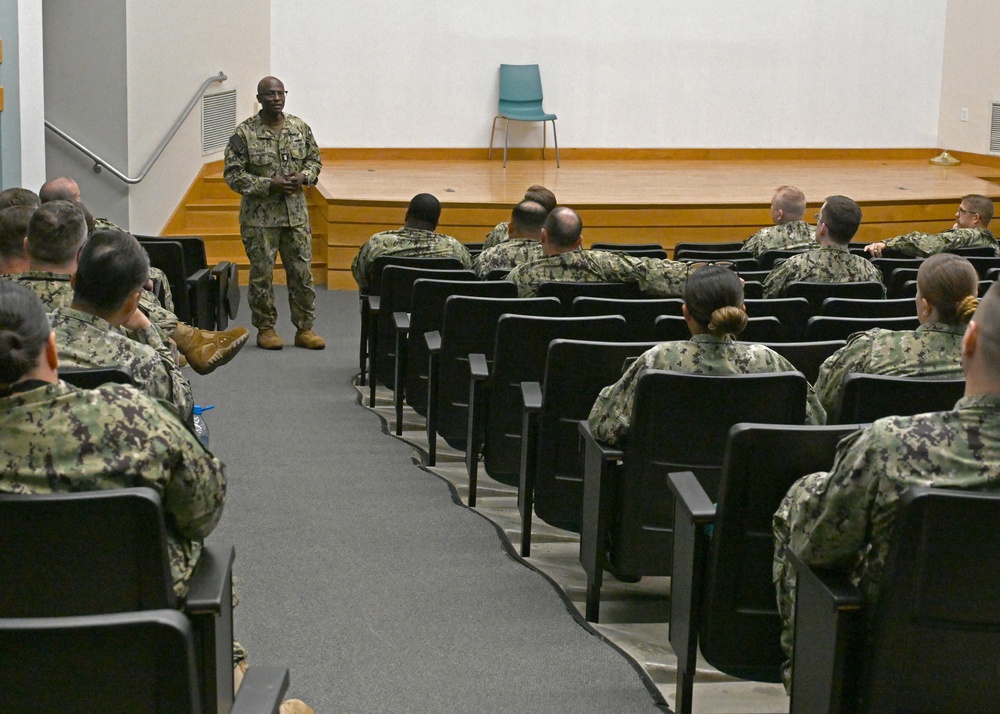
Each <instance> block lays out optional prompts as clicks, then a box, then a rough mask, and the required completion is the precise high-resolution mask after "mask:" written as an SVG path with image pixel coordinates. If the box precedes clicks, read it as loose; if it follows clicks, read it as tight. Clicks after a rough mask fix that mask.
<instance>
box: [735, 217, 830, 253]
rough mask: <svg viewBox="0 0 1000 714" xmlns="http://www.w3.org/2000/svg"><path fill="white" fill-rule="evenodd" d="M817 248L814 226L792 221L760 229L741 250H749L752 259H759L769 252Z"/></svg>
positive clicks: (746, 241) (744, 243)
mask: <svg viewBox="0 0 1000 714" xmlns="http://www.w3.org/2000/svg"><path fill="white" fill-rule="evenodd" d="M809 248H819V243H817V242H816V226H811V225H809V224H808V223H806V222H805V221H792V222H791V223H781V224H779V225H775V226H767V227H766V228H761V229H760V230H759V231H757V232H756V233H754V234H753V235H752V236H750V237H749V238H747V239H746V240H745V241H744V242H743V250H749V251H750V252H752V253H753V257H754V258H759V257H760V256H762V255H763V254H764V253H766V252H767V251H769V250H799V249H803V250H804V249H809Z"/></svg>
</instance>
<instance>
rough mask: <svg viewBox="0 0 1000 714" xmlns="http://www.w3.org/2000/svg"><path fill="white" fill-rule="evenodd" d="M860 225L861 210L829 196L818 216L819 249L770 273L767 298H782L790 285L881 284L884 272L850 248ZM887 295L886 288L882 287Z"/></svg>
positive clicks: (787, 262)
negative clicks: (800, 283) (871, 282)
mask: <svg viewBox="0 0 1000 714" xmlns="http://www.w3.org/2000/svg"><path fill="white" fill-rule="evenodd" d="M860 225H861V207H860V206H859V205H858V204H857V203H855V202H854V201H852V200H851V199H849V198H848V197H847V196H830V197H829V198H827V199H826V202H825V203H824V204H823V207H822V208H821V209H819V213H817V214H816V240H817V241H818V242H819V245H820V247H819V248H818V249H817V250H811V251H809V252H807V253H801V254H799V255H793V256H792V257H791V258H789V259H788V260H786V261H785V262H783V263H781V264H780V265H779V266H777V267H776V268H775V269H774V270H772V271H771V272H770V273H768V276H767V278H765V280H764V297H765V298H775V297H783V296H784V293H785V288H786V287H788V284H789V283H793V282H798V281H807V282H813V283H854V282H864V281H875V282H877V283H880V284H881V283H882V271H880V270H879V269H878V268H876V267H875V266H874V265H872V264H871V263H870V262H869V261H867V260H865V259H864V258H862V257H861V256H860V255H853V254H852V253H851V252H850V251H849V250H848V249H847V245H848V243H850V242H851V238H853V237H854V234H855V233H857V232H858V227H859V226H860ZM882 295H883V296H884V295H885V286H884V285H883V287H882Z"/></svg>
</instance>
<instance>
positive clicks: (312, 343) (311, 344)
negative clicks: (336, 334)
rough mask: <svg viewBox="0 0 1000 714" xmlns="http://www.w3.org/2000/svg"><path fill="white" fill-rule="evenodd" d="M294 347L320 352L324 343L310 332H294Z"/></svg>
mask: <svg viewBox="0 0 1000 714" xmlns="http://www.w3.org/2000/svg"><path fill="white" fill-rule="evenodd" d="M295 346H296V347H305V348H306V349H307V350H321V349H324V348H325V347H326V342H324V341H323V338H322V337H320V336H319V335H317V334H316V333H315V332H313V331H312V330H308V329H306V330H296V332H295Z"/></svg>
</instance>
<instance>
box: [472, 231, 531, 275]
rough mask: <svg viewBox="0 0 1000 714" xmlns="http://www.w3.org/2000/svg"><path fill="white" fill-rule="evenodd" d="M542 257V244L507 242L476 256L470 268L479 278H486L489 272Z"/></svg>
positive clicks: (506, 268) (507, 268)
mask: <svg viewBox="0 0 1000 714" xmlns="http://www.w3.org/2000/svg"><path fill="white" fill-rule="evenodd" d="M542 257H544V256H543V255H542V244H541V243H539V242H538V241H537V240H532V239H530V238H528V239H516V240H507V241H504V242H503V243H500V244H498V245H495V246H493V247H492V248H489V249H487V250H484V251H483V252H482V253H480V254H479V255H477V256H476V257H475V259H473V261H472V268H473V270H475V271H476V274H477V275H478V276H479V277H480V278H486V276H487V275H488V274H489V272H490V271H491V270H500V269H504V270H510V269H511V268H514V267H516V266H518V265H521V263H530V262H531V261H533V260H538V259H539V258H542Z"/></svg>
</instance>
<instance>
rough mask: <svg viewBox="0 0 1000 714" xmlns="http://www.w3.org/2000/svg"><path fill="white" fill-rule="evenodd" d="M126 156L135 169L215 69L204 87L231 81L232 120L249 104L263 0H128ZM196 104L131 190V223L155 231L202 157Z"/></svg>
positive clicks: (263, 66) (136, 229)
mask: <svg viewBox="0 0 1000 714" xmlns="http://www.w3.org/2000/svg"><path fill="white" fill-rule="evenodd" d="M126 11H127V18H126V35H127V47H128V49H127V52H128V78H127V82H128V148H129V151H128V157H129V172H128V173H129V175H132V176H134V175H136V174H137V173H138V172H139V171H140V170H141V169H142V167H143V165H145V163H146V162H147V161H148V160H149V158H150V156H151V155H152V153H153V151H154V150H155V149H156V147H157V146H158V145H159V143H160V141H162V139H163V137H164V135H165V134H166V133H167V131H168V130H169V129H170V127H171V126H172V125H173V122H174V121H175V120H176V119H177V117H178V116H179V115H180V113H181V111H182V110H183V109H184V107H185V106H186V105H187V103H188V101H190V99H191V97H192V96H193V95H194V93H195V91H196V90H197V89H198V87H199V86H200V85H201V83H202V82H203V81H205V79H207V78H208V77H210V76H212V75H215V74H218V73H219V72H220V71H221V72H223V73H225V74H226V75H227V76H228V80H227V81H226V82H224V83H222V84H214V85H212V86H211V87H210V88H209V90H208V91H209V93H214V92H217V91H220V90H223V89H233V88H235V89H236V98H237V109H236V120H237V122H239V121H242V120H243V119H245V118H246V117H248V116H250V115H251V114H252V113H253V111H254V96H255V94H256V88H257V81H258V80H259V79H260V78H261V77H263V76H265V75H267V74H268V73H269V70H270V64H271V3H270V1H269V0H215V1H214V2H211V3H207V2H204V1H203V0H141V1H140V0H128V1H127V4H126ZM221 158H222V152H221V151H220V152H218V153H215V154H210V155H208V156H202V153H201V105H200V104H199V105H198V106H196V107H195V109H194V111H192V113H191V115H190V116H189V117H188V119H187V120H186V121H185V122H184V124H183V126H182V127H181V129H180V130H179V131H178V132H177V135H176V136H175V137H174V138H173V140H172V141H171V142H170V144H169V145H168V147H167V149H166V151H165V152H164V153H163V155H162V156H161V157H160V159H159V161H158V162H157V163H156V164H155V165H154V166H153V168H152V170H151V171H150V172H149V174H148V175H147V176H146V178H145V180H143V181H142V183H140V184H138V185H136V186H133V187H132V189H131V191H130V192H129V199H128V200H129V229H130V230H131V231H132V232H133V233H139V234H153V235H157V234H159V232H160V231H161V230H162V228H163V226H164V224H165V223H166V222H167V219H169V217H170V214H171V213H172V212H173V210H174V208H175V207H176V206H177V204H178V203H179V202H180V200H181V198H182V197H183V196H184V193H185V192H186V191H187V188H188V186H189V185H190V184H191V181H192V180H193V179H194V178H195V176H197V174H198V171H199V170H200V169H201V167H202V165H203V164H204V163H205V162H206V161H215V160H219V159H221Z"/></svg>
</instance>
